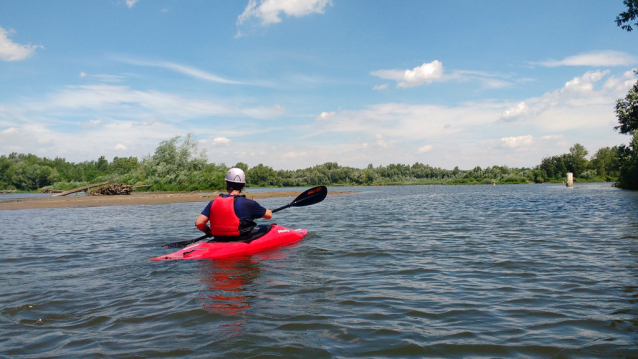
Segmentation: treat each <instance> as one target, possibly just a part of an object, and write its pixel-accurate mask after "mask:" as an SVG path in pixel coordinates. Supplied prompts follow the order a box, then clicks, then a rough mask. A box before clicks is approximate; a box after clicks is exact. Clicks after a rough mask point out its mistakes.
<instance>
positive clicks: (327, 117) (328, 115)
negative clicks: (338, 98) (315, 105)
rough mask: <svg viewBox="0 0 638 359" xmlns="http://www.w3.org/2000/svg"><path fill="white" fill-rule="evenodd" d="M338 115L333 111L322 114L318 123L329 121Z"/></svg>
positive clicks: (318, 117)
mask: <svg viewBox="0 0 638 359" xmlns="http://www.w3.org/2000/svg"><path fill="white" fill-rule="evenodd" d="M336 114H337V113H336V112H334V111H332V112H322V113H321V114H320V115H319V116H317V119H316V120H317V121H321V120H327V119H329V118H330V117H333V116H335V115H336Z"/></svg>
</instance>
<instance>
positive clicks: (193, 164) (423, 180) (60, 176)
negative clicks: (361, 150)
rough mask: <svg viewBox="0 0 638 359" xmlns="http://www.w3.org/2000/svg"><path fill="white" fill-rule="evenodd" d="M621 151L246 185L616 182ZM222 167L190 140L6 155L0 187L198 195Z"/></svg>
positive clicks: (302, 176)
mask: <svg viewBox="0 0 638 359" xmlns="http://www.w3.org/2000/svg"><path fill="white" fill-rule="evenodd" d="M618 153H619V149H618V148H616V147H613V148H609V147H605V148H601V149H599V150H598V151H597V152H596V153H594V154H593V155H592V156H588V155H589V153H588V151H587V150H586V149H585V148H584V147H583V146H581V145H579V144H575V145H574V146H573V147H572V148H571V149H570V152H569V153H565V154H562V155H557V156H553V157H548V158H544V159H543V160H542V161H541V163H540V164H539V165H538V166H536V167H534V168H511V167H507V166H492V167H486V168H481V167H475V168H473V169H470V170H461V169H459V168H458V167H455V168H454V169H452V170H447V169H442V168H439V167H432V166H429V165H427V164H421V163H418V162H417V163H415V164H413V165H404V164H391V165H388V166H377V167H375V166H373V165H372V164H370V165H368V166H367V167H366V168H354V167H346V166H340V165H339V164H337V163H336V162H328V163H324V164H321V165H316V166H314V167H309V168H305V169H298V170H274V169H273V168H272V167H269V166H266V165H263V164H258V165H257V166H254V167H249V166H248V165H247V164H245V163H242V162H240V163H237V164H236V165H235V167H240V168H242V169H244V170H245V171H246V172H247V177H248V183H247V187H308V186H317V185H332V186H335V185H336V186H384V185H408V184H450V185H454V184H494V183H496V184H519V183H533V182H536V183H542V182H563V181H565V177H566V175H567V172H572V173H574V177H575V180H576V181H577V182H604V181H615V180H616V179H617V177H618V175H619V165H620V164H619V157H618ZM228 168H229V167H228V166H227V165H225V164H215V163H208V162H207V160H206V157H205V153H204V152H198V149H197V141H196V140H195V137H194V136H193V135H188V136H185V137H184V138H180V137H174V138H172V139H170V140H166V141H162V142H161V143H160V144H159V146H158V147H157V149H156V150H155V152H154V153H153V154H152V155H149V156H147V157H145V158H143V159H142V160H139V159H138V158H136V157H115V158H114V159H113V161H111V162H109V161H108V160H106V159H105V158H104V157H103V156H102V157H100V158H99V159H98V160H97V161H85V162H80V163H72V162H67V161H66V160H65V159H64V158H60V157H56V158H54V159H49V158H42V157H38V156H36V155H32V154H18V153H11V154H10V155H8V156H6V155H3V156H0V189H7V190H13V189H17V190H21V191H35V190H43V189H44V190H49V191H51V190H68V189H72V188H76V187H81V186H82V185H86V184H91V183H98V182H103V181H108V180H113V179H116V178H119V181H118V182H120V183H124V184H128V185H132V186H143V185H145V186H150V187H146V190H150V191H197V190H221V189H224V188H225V182H224V176H225V174H226V171H227V170H228Z"/></svg>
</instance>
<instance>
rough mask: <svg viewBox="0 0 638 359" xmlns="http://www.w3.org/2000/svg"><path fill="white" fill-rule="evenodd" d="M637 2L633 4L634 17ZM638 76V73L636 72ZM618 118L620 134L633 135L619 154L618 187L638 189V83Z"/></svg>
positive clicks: (618, 110)
mask: <svg viewBox="0 0 638 359" xmlns="http://www.w3.org/2000/svg"><path fill="white" fill-rule="evenodd" d="M636 5H638V3H636V1H634V2H633V6H634V8H633V9H634V15H635V11H636ZM628 31H630V30H628ZM636 73H637V74H638V71H636ZM616 117H617V118H618V123H619V125H618V126H616V127H615V129H616V130H619V131H620V133H624V134H631V135H632V140H631V142H630V144H629V146H625V145H622V146H620V147H619V148H618V149H617V153H618V170H619V176H618V186H619V187H622V188H626V189H638V142H637V141H638V140H637V139H636V136H637V135H636V134H637V133H638V81H637V82H636V83H635V84H634V86H633V87H632V88H631V89H630V90H629V92H628V93H627V96H625V98H624V99H619V100H618V101H617V102H616Z"/></svg>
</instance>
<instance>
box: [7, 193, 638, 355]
mask: <svg viewBox="0 0 638 359" xmlns="http://www.w3.org/2000/svg"><path fill="white" fill-rule="evenodd" d="M339 189H341V188H339ZM357 190H359V191H360V192H359V193H356V194H350V195H342V196H329V197H328V198H326V200H325V201H324V202H322V203H320V204H317V205H314V206H309V207H301V208H290V209H287V210H285V211H282V212H279V213H277V214H276V215H275V221H276V223H278V224H281V225H284V226H287V227H290V228H307V229H308V230H309V235H308V236H307V237H306V239H304V240H303V241H302V242H300V243H298V244H297V245H293V246H289V247H285V248H281V249H279V250H275V251H271V252H267V253H262V254H258V255H252V256H248V257H239V258H234V259H227V260H217V261H171V262H150V261H148V260H147V258H149V257H153V256H157V255H160V254H163V253H167V252H169V250H166V249H161V248H159V247H160V246H161V245H162V244H165V243H168V242H173V241H177V240H184V239H190V238H195V237H198V236H199V235H200V233H199V232H198V231H197V230H196V229H194V225H193V222H194V220H195V218H196V217H197V215H198V214H199V212H200V211H201V210H202V209H203V207H204V203H180V204H168V205H154V206H125V207H101V208H64V209H37V210H20V211H2V212H0V227H1V229H0V244H1V245H2V250H1V252H0V259H1V260H0V291H1V293H0V294H1V295H0V357H7V358H14V357H20V358H42V357H51V358H74V357H75V358H92V357H94V358H102V357H114V358H120V357H121V358H125V357H126V358H128V357H147V358H148V357H163V358H166V357H193V358H207V357H222V356H223V357H231V358H247V357H260V356H269V355H272V356H284V357H304V358H310V357H312V358H315V357H316V358H322V357H325V358H330V357H366V358H367V357H445V358H466V357H475V358H481V357H517V358H537V357H546V358H547V357H557V358H568V357H578V358H609V357H637V356H638V347H637V343H638V281H637V278H638V193H636V192H628V191H622V190H618V189H615V188H613V187H611V186H610V185H608V184H591V185H579V184H577V188H573V189H568V188H566V187H564V186H562V185H512V186H506V185H504V186H406V187H377V188H374V187H372V188H357ZM290 200H291V199H290V198H271V199H265V200H262V201H260V202H261V203H262V204H263V205H265V206H267V207H270V208H274V207H279V206H281V205H284V204H286V203H287V202H289V201H290ZM266 223H267V222H266Z"/></svg>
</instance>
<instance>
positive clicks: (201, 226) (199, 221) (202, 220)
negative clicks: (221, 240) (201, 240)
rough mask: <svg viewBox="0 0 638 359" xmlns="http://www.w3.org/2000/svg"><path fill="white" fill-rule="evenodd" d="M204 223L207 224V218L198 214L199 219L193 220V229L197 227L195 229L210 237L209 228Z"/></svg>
mask: <svg viewBox="0 0 638 359" xmlns="http://www.w3.org/2000/svg"><path fill="white" fill-rule="evenodd" d="M206 223H208V217H206V216H204V215H203V214H200V215H199V217H197V219H196V220H195V227H197V229H199V230H200V231H202V232H204V233H206V234H208V235H210V227H208V226H207V225H206Z"/></svg>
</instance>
